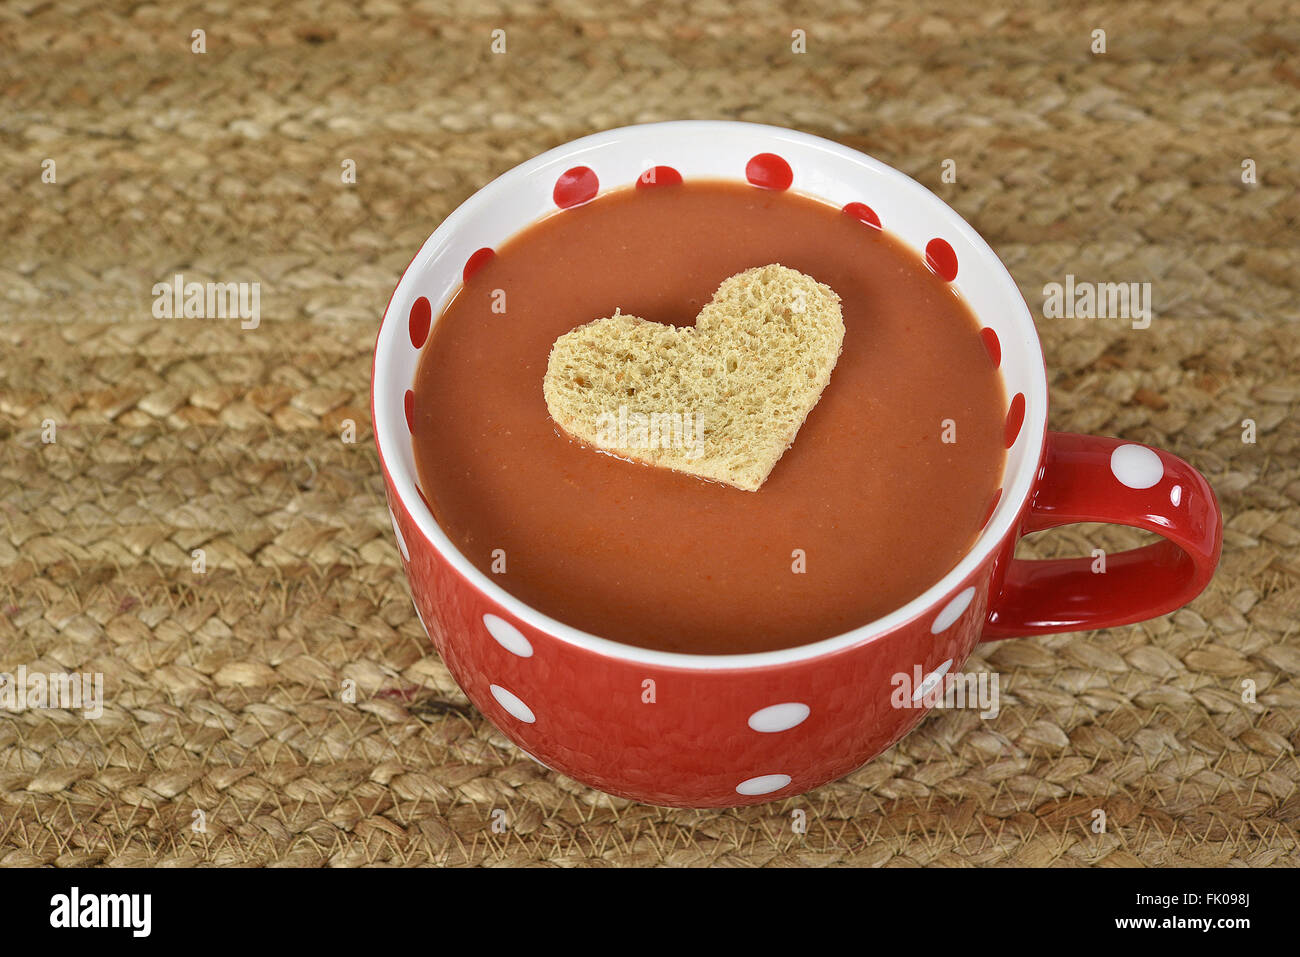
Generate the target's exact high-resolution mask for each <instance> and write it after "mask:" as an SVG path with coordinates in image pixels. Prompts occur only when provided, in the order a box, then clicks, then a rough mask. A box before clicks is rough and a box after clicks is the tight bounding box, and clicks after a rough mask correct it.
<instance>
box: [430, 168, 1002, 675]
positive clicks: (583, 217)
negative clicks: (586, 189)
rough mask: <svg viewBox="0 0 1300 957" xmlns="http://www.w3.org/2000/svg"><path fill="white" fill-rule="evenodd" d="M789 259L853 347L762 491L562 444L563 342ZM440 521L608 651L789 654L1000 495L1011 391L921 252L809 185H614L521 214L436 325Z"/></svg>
mask: <svg viewBox="0 0 1300 957" xmlns="http://www.w3.org/2000/svg"><path fill="white" fill-rule="evenodd" d="M767 263H781V264H782V265H785V266H789V267H791V268H793V269H797V270H799V271H800V272H804V273H807V274H808V275H810V276H812V277H813V278H815V279H816V280H818V281H819V282H823V283H825V284H826V285H828V286H830V287H831V288H832V289H834V290H835V291H836V292H837V293H839V295H840V297H841V300H842V308H843V311H844V324H845V335H844V349H843V353H842V354H841V355H840V358H839V362H838V364H837V365H836V367H835V371H834V373H833V374H832V376H831V380H830V384H829V385H828V386H827V387H826V390H825V392H823V393H822V397H821V401H820V402H818V404H817V405H816V407H815V408H814V409H813V410H812V412H811V413H810V414H809V416H808V418H807V420H806V421H805V422H804V425H803V427H802V428H801V429H800V431H799V434H798V437H797V438H796V440H795V443H794V445H793V446H792V447H791V448H790V449H789V450H787V451H786V453H785V455H784V456H783V457H782V458H781V460H780V461H779V462H778V463H777V465H776V467H775V468H774V469H773V470H772V473H771V475H769V476H768V479H767V482H766V483H765V484H764V485H763V487H762V488H761V489H759V490H758V491H756V492H746V491H741V490H739V489H735V488H731V487H729V486H725V485H719V484H713V483H709V482H705V481H702V480H700V479H697V478H693V477H691V476H688V475H684V474H680V473H675V472H670V471H666V470H663V469H657V468H654V467H651V466H647V465H640V464H636V463H632V462H627V461H623V460H621V459H618V458H615V457H613V456H611V455H607V454H603V453H600V452H597V451H595V450H593V449H590V448H587V447H585V446H583V445H581V444H579V443H578V442H575V441H573V440H571V439H570V438H568V437H567V436H566V435H565V434H564V433H563V432H561V431H560V429H559V428H558V427H557V426H556V424H555V423H554V422H553V421H552V420H551V418H550V416H549V415H548V413H547V409H546V403H545V400H544V399H543V396H542V378H543V376H544V375H545V373H546V363H547V357H548V355H549V353H550V349H551V345H552V343H553V342H554V341H555V339H556V338H557V337H558V336H560V335H562V334H563V333H565V332H568V331H569V330H570V329H572V328H573V327H575V326H578V325H581V324H582V323H585V322H589V321H591V320H593V319H596V318H599V317H602V316H608V315H611V314H612V313H613V312H614V311H615V310H616V309H620V310H622V311H623V312H624V313H630V314H632V315H636V316H640V317H642V318H644V319H650V320H653V321H656V322H663V323H672V324H676V325H688V324H691V323H693V322H694V319H695V315H696V313H697V312H698V310H699V308H700V307H701V306H702V305H703V304H704V303H706V302H708V301H709V299H710V298H711V297H712V295H713V292H714V290H716V289H717V287H718V285H719V283H721V282H722V280H724V279H726V278H727V277H728V276H731V275H733V274H735V273H738V272H741V271H742V270H745V269H748V268H750V267H752V266H761V265H765V264H767ZM414 392H415V401H414V450H415V459H416V467H417V470H418V472H419V477H420V483H421V486H422V489H423V491H424V494H425V496H426V498H427V500H428V502H429V504H430V507H431V508H432V509H433V513H434V517H435V518H436V520H437V521H438V523H439V525H441V526H442V528H443V529H444V530H445V531H446V532H447V534H448V536H449V537H450V538H451V540H452V541H453V542H454V543H455V544H456V546H457V547H458V548H459V549H460V550H461V551H462V552H463V553H464V554H465V555H466V557H468V558H469V560H470V561H471V562H473V563H474V564H475V565H477V566H478V567H479V568H480V569H482V570H483V571H484V572H485V573H487V574H488V575H489V576H490V577H491V578H492V579H493V580H494V581H496V582H497V583H498V584H500V585H501V587H502V588H504V589H505V590H506V591H508V592H510V593H512V594H514V595H515V596H516V597H518V598H520V599H522V600H523V601H525V602H527V603H528V604H530V605H532V606H533V607H534V608H537V609H538V610H540V611H542V612H544V613H545V614H547V615H550V616H551V617H553V618H556V619H558V620H560V621H562V622H565V623H567V624H569V625H572V626H574V627H576V628H579V629H581V630H583V631H587V632H591V633H593V634H596V635H600V636H602V637H605V638H610V639H613V640H615V641H621V642H624V643H627V644H633V645H640V646H643V647H647V648H657V649H662V650H667V651H679V652H688V653H697V654H737V653H745V652H756V651H767V650H772V649H777V648H788V647H793V646H796V645H801V644H806V643H808V642H812V641H817V640H820V639H823V638H828V637H831V636H832V635H836V634H840V633H842V632H844V631H847V630H849V629H852V628H855V627H858V626H860V625H864V624H867V623H868V622H870V621H872V620H874V619H876V618H879V617H880V616H882V615H884V614H886V613H888V612H890V611H892V610H894V609H896V608H899V607H900V606H902V605H904V604H906V603H907V602H908V601H910V600H911V599H912V598H915V597H916V596H917V595H919V594H921V593H922V592H923V591H925V590H926V589H927V588H929V587H930V586H931V585H933V584H934V583H935V582H937V581H938V580H939V579H940V578H941V577H943V575H944V574H945V573H947V572H948V571H949V570H951V569H952V567H953V566H954V565H956V563H957V562H958V561H959V560H960V559H961V557H962V556H963V555H964V554H965V553H966V551H967V550H968V549H969V548H970V547H971V546H972V545H973V543H974V541H975V539H976V537H977V536H978V534H979V531H980V529H981V527H982V525H983V523H984V520H985V517H986V516H987V514H988V512H989V508H990V505H991V503H992V499H993V494H994V492H995V491H996V490H997V489H998V487H999V485H1000V482H1001V477H1002V469H1003V463H1004V460H1005V450H1004V446H1003V424H1004V419H1005V414H1006V412H1005V410H1006V397H1005V393H1004V390H1003V386H1002V380H1001V375H1000V373H999V372H998V370H997V368H996V366H995V364H994V362H993V360H992V359H991V357H990V355H989V353H988V351H986V349H985V347H984V344H983V341H982V339H981V337H980V333H979V325H978V323H977V321H976V319H975V317H974V316H973V315H972V314H971V312H970V310H969V308H968V307H967V306H966V305H965V303H964V302H963V301H962V300H961V299H960V298H959V297H958V296H957V295H956V294H955V293H954V292H953V290H952V289H951V288H950V287H949V285H948V284H947V283H946V282H944V280H943V279H941V278H940V277H939V276H937V275H935V274H934V273H933V272H932V271H931V270H930V269H929V267H928V266H927V265H926V264H925V262H924V260H923V259H921V258H920V257H919V256H918V255H917V254H916V253H915V252H913V251H912V250H911V249H909V248H908V247H906V246H904V245H903V244H902V243H900V242H899V241H897V240H896V239H894V238H893V237H891V236H890V235H889V234H888V233H887V232H882V231H881V230H879V229H875V228H873V227H872V226H869V225H867V224H865V223H863V222H861V221H859V220H858V219H856V218H854V217H853V216H850V215H847V214H846V213H843V212H841V211H840V210H838V209H835V208H834V207H831V206H829V205H826V204H824V203H821V202H820V201H817V200H815V199H812V198H810V197H807V196H802V195H799V194H796V193H792V192H777V191H769V190H762V189H758V188H756V187H753V186H750V185H748V184H746V183H724V182H713V181H701V182H692V181H687V182H686V183H682V184H676V185H662V186H656V187H654V188H646V189H631V188H628V189H622V190H615V191H611V192H608V193H605V194H602V195H601V196H599V197H597V198H596V199H594V200H592V201H591V202H589V203H587V204H585V205H582V206H578V207H575V208H572V209H567V210H563V211H561V212H557V213H555V214H552V215H551V216H549V217H547V218H545V219H543V220H541V221H539V222H537V223H535V224H533V225H532V226H530V227H529V228H527V229H525V230H524V231H522V232H521V233H519V234H517V235H516V236H514V237H513V238H511V239H510V240H509V241H508V242H506V243H504V244H503V245H501V246H500V247H498V249H497V254H496V256H495V257H493V258H491V259H490V260H488V261H487V262H486V264H484V265H482V266H481V267H480V268H479V269H478V271H477V272H474V273H473V274H472V275H471V277H470V279H469V281H468V282H467V283H466V284H465V285H464V286H463V288H462V289H461V290H460V291H459V292H458V293H457V294H456V296H455V297H454V298H453V299H452V300H451V302H450V303H449V304H448V305H447V307H446V309H445V310H444V311H443V313H442V315H441V316H440V317H439V318H438V320H437V322H436V323H435V325H434V327H433V330H432V332H431V334H430V336H429V341H428V342H427V344H426V345H425V347H424V353H423V355H422V356H421V360H420V365H419V369H418V371H417V374H416V382H415V386H414Z"/></svg>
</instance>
